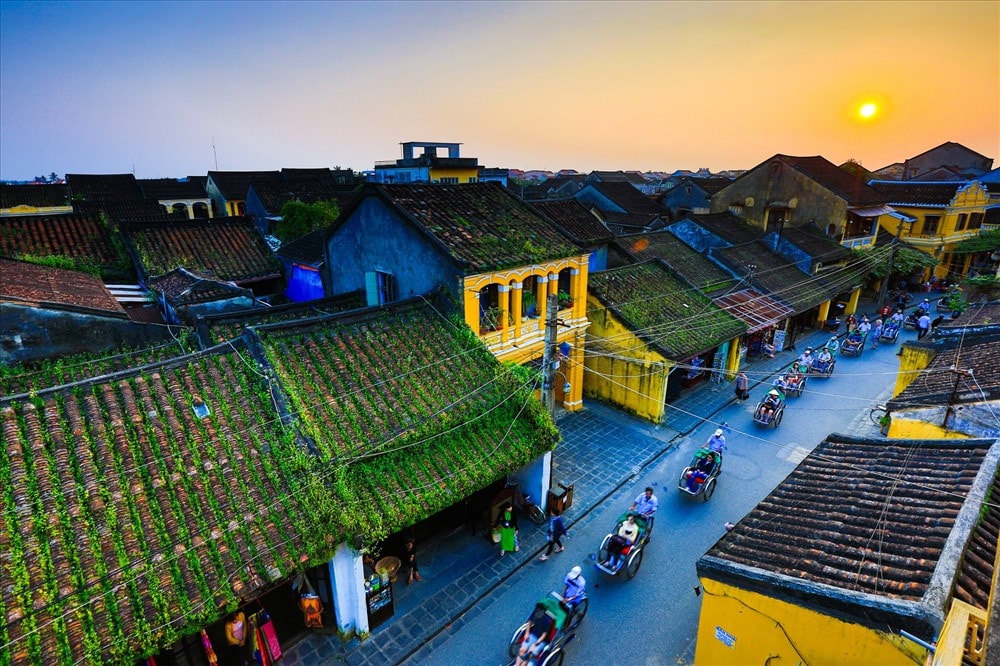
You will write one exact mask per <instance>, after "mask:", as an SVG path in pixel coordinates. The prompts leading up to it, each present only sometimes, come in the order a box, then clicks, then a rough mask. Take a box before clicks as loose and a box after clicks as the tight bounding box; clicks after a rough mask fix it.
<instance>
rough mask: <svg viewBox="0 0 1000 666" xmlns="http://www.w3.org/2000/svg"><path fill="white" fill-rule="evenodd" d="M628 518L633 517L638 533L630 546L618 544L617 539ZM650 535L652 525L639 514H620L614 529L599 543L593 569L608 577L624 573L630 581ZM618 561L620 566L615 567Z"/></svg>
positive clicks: (637, 568) (636, 569)
mask: <svg viewBox="0 0 1000 666" xmlns="http://www.w3.org/2000/svg"><path fill="white" fill-rule="evenodd" d="M629 516H632V517H634V519H635V524H636V526H637V527H638V528H639V532H638V534H637V535H636V538H635V541H633V542H632V543H631V544H625V545H622V544H621V543H619V542H618V539H619V538H620V537H618V532H619V530H620V529H621V527H622V524H624V523H625V522H626V521H627V520H628V519H629ZM652 533H653V527H652V524H651V523H650V521H649V520H647V519H646V517H645V516H644V515H642V514H641V513H637V512H635V511H626V512H625V513H623V514H621V515H620V516H618V521H617V522H616V523H615V529H614V530H613V531H611V532H609V533H608V534H607V535H605V537H604V540H602V541H601V547H600V548H599V549H598V550H597V561H596V562H594V568H595V569H597V570H599V571H603V572H604V573H606V574H608V575H609V576H617V575H618V574H619V573H621V572H624V573H625V577H626V578H629V579H631V578H633V577H635V574H636V573H638V571H639V565H640V564H642V552H643V548H644V547H645V546H646V544H647V543H649V537H650V535H651V534H652ZM619 560H620V564H618V565H617V566H615V563H616V562H617V561H619Z"/></svg>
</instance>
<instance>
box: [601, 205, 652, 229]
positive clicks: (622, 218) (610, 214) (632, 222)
mask: <svg viewBox="0 0 1000 666" xmlns="http://www.w3.org/2000/svg"><path fill="white" fill-rule="evenodd" d="M601 216H602V217H604V219H605V221H606V222H607V224H608V228H609V229H611V230H612V231H613V232H614V233H636V232H640V231H654V230H656V229H657V228H662V226H663V225H664V224H665V223H664V221H663V218H662V217H661V216H660V215H652V214H648V213H619V212H617V211H613V210H606V211H601Z"/></svg>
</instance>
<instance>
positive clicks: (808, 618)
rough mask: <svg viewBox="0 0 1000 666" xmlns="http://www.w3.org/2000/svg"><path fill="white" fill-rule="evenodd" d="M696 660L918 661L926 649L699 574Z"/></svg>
mask: <svg viewBox="0 0 1000 666" xmlns="http://www.w3.org/2000/svg"><path fill="white" fill-rule="evenodd" d="M701 583H702V589H703V590H704V594H703V595H702V596H701V599H702V601H701V616H700V619H699V622H698V643H697V646H696V649H695V655H694V664H695V666H730V665H731V666H745V665H746V664H770V665H771V666H777V665H778V664H790V665H792V666H797V665H800V664H810V666H825V665H828V666H844V665H846V664H878V665H879V666H897V665H898V666H920V665H922V664H924V662H925V660H926V658H927V651H926V650H925V649H923V648H921V647H920V646H919V645H917V644H916V643H913V642H912V641H909V640H907V639H905V638H903V637H902V636H899V635H896V634H891V633H887V632H883V631H878V630H875V629H871V628H869V627H865V626H863V625H860V624H854V623H851V622H846V621H844V620H840V619H837V618H834V617H832V616H829V615H824V614H822V613H818V612H816V611H814V610H811V609H808V608H805V607H803V606H799V605H795V604H791V603H789V602H786V601H782V600H779V599H775V598H773V597H769V596H765V595H763V594H759V593H756V592H750V591H747V590H743V589H740V588H738V587H734V586H732V585H726V584H724V583H720V582H718V581H715V580H711V579H707V578H702V579H701Z"/></svg>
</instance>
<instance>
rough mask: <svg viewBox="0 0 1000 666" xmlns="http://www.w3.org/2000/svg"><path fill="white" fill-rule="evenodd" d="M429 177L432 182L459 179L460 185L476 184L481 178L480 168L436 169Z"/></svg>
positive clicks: (432, 170)
mask: <svg viewBox="0 0 1000 666" xmlns="http://www.w3.org/2000/svg"><path fill="white" fill-rule="evenodd" d="M429 176H430V179H431V181H435V180H437V181H440V180H441V179H442V178H458V182H460V183H469V182H473V183H474V182H476V181H477V180H478V178H479V167H472V168H471V169H440V168H437V167H435V168H433V169H431V170H430V174H429Z"/></svg>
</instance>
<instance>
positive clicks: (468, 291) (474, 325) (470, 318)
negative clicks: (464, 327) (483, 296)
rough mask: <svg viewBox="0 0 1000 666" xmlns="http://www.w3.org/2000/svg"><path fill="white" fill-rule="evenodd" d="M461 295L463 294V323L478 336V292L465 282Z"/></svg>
mask: <svg viewBox="0 0 1000 666" xmlns="http://www.w3.org/2000/svg"><path fill="white" fill-rule="evenodd" d="M462 293H463V294H465V323H466V324H468V325H469V328H471V329H472V330H473V332H475V334H476V335H479V290H478V289H474V288H473V287H472V286H471V285H470V283H468V282H466V283H465V285H464V287H463V289H462Z"/></svg>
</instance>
